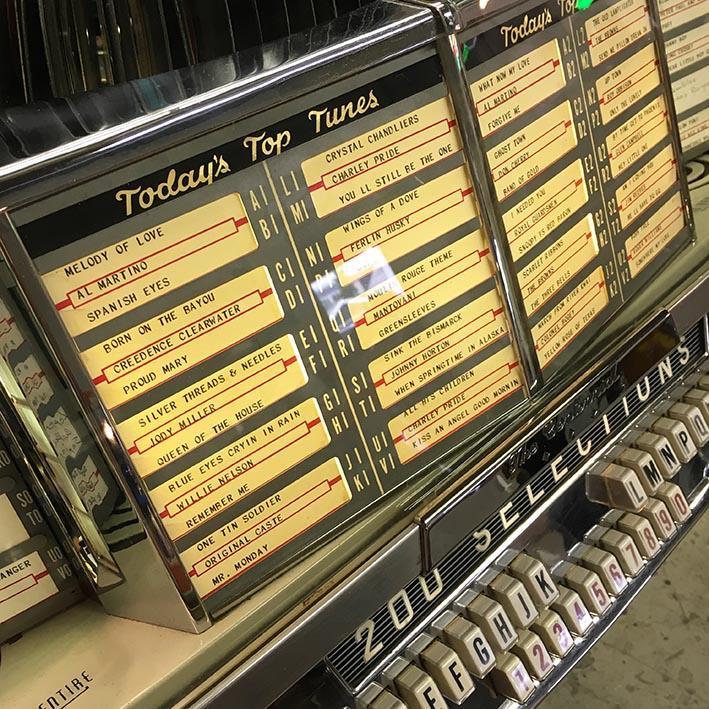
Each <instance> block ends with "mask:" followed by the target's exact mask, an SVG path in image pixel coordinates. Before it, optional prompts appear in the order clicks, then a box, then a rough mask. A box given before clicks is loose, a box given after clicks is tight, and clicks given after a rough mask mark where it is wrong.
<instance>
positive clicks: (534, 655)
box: [510, 630, 554, 680]
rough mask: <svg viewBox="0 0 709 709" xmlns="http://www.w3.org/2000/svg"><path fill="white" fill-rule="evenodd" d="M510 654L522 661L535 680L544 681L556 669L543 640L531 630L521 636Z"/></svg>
mask: <svg viewBox="0 0 709 709" xmlns="http://www.w3.org/2000/svg"><path fill="white" fill-rule="evenodd" d="M510 652H511V653H513V654H514V655H517V657H519V659H520V660H522V663H523V664H524V666H525V668H526V669H527V672H529V674H530V675H531V676H532V677H534V678H535V679H539V680H542V679H544V678H545V677H546V676H547V675H548V674H549V673H550V672H551V671H552V670H553V669H554V662H553V661H552V659H551V656H550V655H549V651H548V650H547V649H546V646H545V645H544V643H543V642H542V639H541V638H540V637H539V636H538V635H537V634H536V633H533V632H532V631H531V630H523V631H522V632H521V633H520V634H519V640H517V643H516V644H515V645H513V647H512V648H511V650H510Z"/></svg>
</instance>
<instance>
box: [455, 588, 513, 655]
mask: <svg viewBox="0 0 709 709" xmlns="http://www.w3.org/2000/svg"><path fill="white" fill-rule="evenodd" d="M456 604H457V605H458V607H460V608H462V609H463V610H464V612H465V614H466V615H467V616H468V618H469V619H470V620H471V621H472V622H473V623H475V624H476V625H477V626H478V627H479V628H480V630H482V631H483V633H484V634H485V637H486V638H488V640H489V641H490V644H491V645H492V647H493V648H494V649H495V651H496V652H503V651H504V650H508V649H509V648H510V647H512V645H514V643H515V642H516V640H517V631H516V630H515V629H514V626H513V625H512V621H510V619H509V618H508V616H507V613H505V609H504V608H503V607H502V606H501V605H500V604H499V603H498V602H497V601H493V600H492V598H488V597H487V596H484V595H483V594H481V593H479V594H478V593H475V592H474V591H466V592H465V593H463V595H462V596H461V597H460V598H459V599H458V601H456Z"/></svg>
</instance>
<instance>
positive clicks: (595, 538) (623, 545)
mask: <svg viewBox="0 0 709 709" xmlns="http://www.w3.org/2000/svg"><path fill="white" fill-rule="evenodd" d="M587 540H588V542H589V544H594V545H596V546H599V547H601V549H604V550H605V551H607V552H610V553H611V554H613V556H614V557H615V558H616V559H617V560H618V563H619V564H620V567H621V569H622V570H623V573H624V574H626V575H627V576H631V577H635V576H637V575H638V574H639V573H640V571H641V569H642V568H643V566H644V565H645V562H644V561H643V558H642V556H641V555H640V551H639V549H638V547H637V545H636V544H635V542H634V541H633V539H632V537H630V536H629V535H628V534H624V533H623V532H619V531H618V530H617V529H607V528H605V527H601V526H600V525H596V526H595V527H594V528H593V529H591V531H590V532H589V533H588V535H587Z"/></svg>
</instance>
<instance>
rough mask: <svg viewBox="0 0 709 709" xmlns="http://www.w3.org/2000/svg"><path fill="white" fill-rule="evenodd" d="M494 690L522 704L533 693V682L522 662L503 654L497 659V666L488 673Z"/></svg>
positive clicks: (512, 656) (517, 658)
mask: <svg viewBox="0 0 709 709" xmlns="http://www.w3.org/2000/svg"><path fill="white" fill-rule="evenodd" d="M490 677H491V678H492V684H493V686H494V688H495V690H496V691H497V692H498V693H499V694H501V695H502V696H503V697H507V698H508V699H514V701H516V702H520V703H521V702H524V701H526V700H527V699H528V698H529V695H530V694H531V693H532V692H533V691H534V682H533V681H532V678H531V677H530V676H529V672H527V669H526V668H525V666H524V664H523V663H522V660H520V659H519V657H517V656H516V655H512V654H511V653H507V652H505V653H503V654H502V655H500V656H499V657H498V658H497V665H496V666H495V667H493V668H492V670H491V672H490Z"/></svg>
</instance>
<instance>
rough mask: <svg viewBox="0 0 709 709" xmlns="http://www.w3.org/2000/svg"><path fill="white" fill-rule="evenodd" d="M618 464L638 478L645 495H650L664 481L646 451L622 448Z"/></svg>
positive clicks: (653, 460)
mask: <svg viewBox="0 0 709 709" xmlns="http://www.w3.org/2000/svg"><path fill="white" fill-rule="evenodd" d="M618 462H619V463H620V464H621V465H624V466H625V467H626V468H630V469H631V470H632V471H633V472H634V473H635V474H636V475H637V476H638V480H640V484H641V485H642V486H643V490H645V493H646V494H647V495H652V493H653V492H655V490H657V488H658V487H660V483H661V482H662V481H663V480H664V478H663V477H662V473H661V472H660V469H659V468H658V467H657V463H655V459H654V458H653V457H652V456H651V455H650V454H649V453H648V452H647V451H641V450H639V449H637V448H624V449H623V450H622V451H621V453H620V454H619V456H618Z"/></svg>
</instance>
